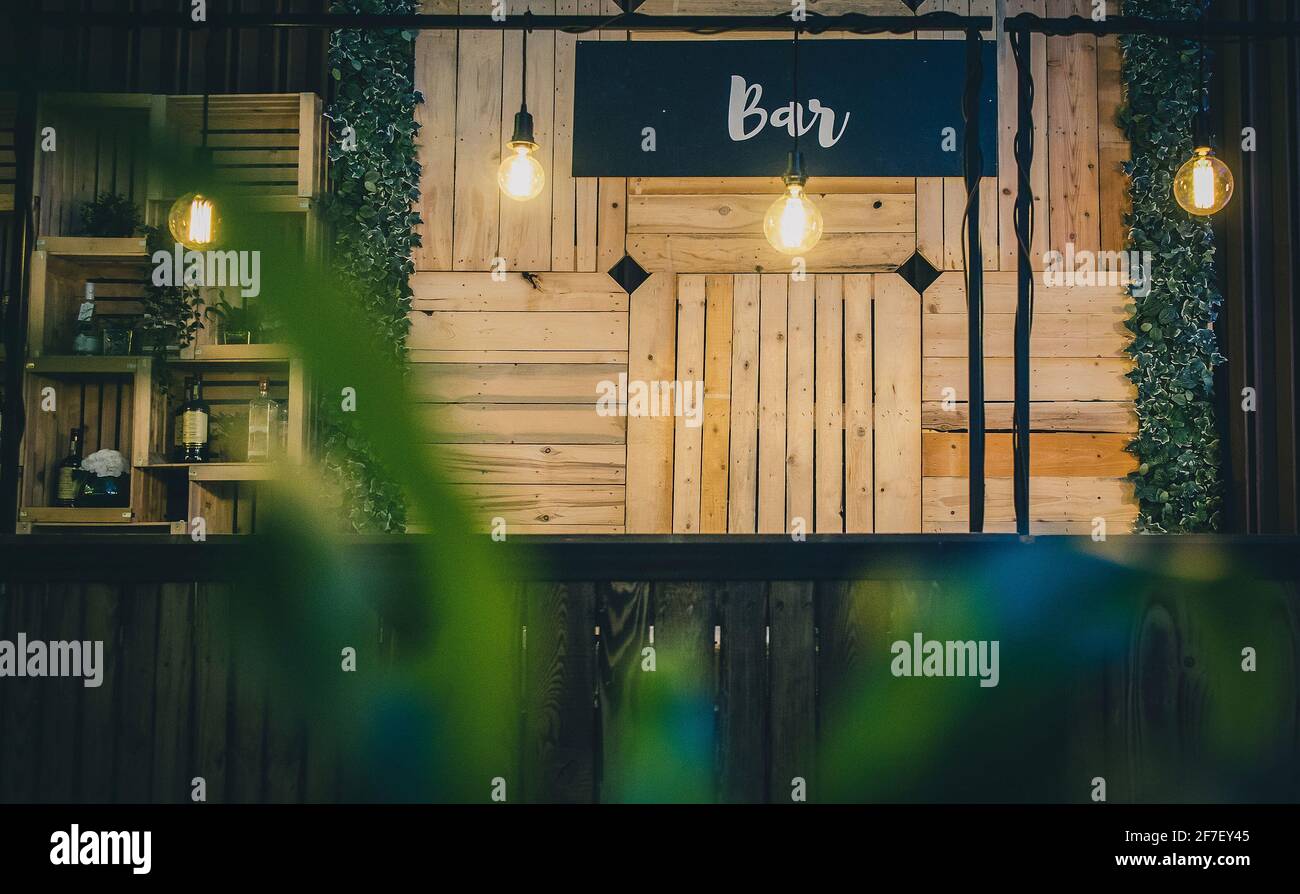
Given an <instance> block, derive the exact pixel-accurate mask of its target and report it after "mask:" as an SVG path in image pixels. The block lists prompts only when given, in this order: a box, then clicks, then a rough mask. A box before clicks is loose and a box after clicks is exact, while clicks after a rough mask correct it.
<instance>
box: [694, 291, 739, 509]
mask: <svg viewBox="0 0 1300 894" xmlns="http://www.w3.org/2000/svg"><path fill="white" fill-rule="evenodd" d="M704 295H705V321H704V434H703V437H702V442H701V447H700V454H701V461H700V531H701V532H702V533H705V534H725V533H726V532H727V470H728V468H729V467H730V464H731V462H730V454H729V449H730V444H731V322H732V320H731V306H732V278H731V276H729V275H723V276H708V277H705V280H704Z"/></svg>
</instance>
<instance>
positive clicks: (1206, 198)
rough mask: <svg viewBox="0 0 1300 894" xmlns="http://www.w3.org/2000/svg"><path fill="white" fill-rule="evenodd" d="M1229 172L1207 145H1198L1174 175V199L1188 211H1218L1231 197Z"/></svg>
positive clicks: (1190, 212) (1202, 212) (1202, 214)
mask: <svg viewBox="0 0 1300 894" xmlns="http://www.w3.org/2000/svg"><path fill="white" fill-rule="evenodd" d="M1232 188H1233V182H1232V171H1230V170H1229V169H1228V166H1227V165H1226V164H1224V163H1223V162H1222V161H1220V160H1219V159H1218V158H1217V157H1215V155H1214V150H1213V149H1211V148H1210V147H1209V146H1198V147H1197V148H1196V150H1195V151H1194V152H1193V153H1192V157H1191V158H1189V159H1187V161H1185V162H1183V164H1182V167H1180V168H1179V169H1178V173H1176V174H1175V175H1174V199H1175V201H1177V202H1178V204H1179V205H1181V206H1182V207H1183V210H1185V211H1187V212H1188V213H1189V214H1195V215H1198V216H1202V217H1203V216H1205V215H1209V214H1214V213H1215V212H1216V211H1221V210H1222V209H1223V206H1224V205H1226V204H1228V200H1229V199H1231V198H1232Z"/></svg>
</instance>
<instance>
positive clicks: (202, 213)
mask: <svg viewBox="0 0 1300 894" xmlns="http://www.w3.org/2000/svg"><path fill="white" fill-rule="evenodd" d="M194 157H195V166H196V167H198V168H200V169H202V170H208V169H210V168H211V165H212V152H211V150H209V149H208V95H207V94H206V93H204V94H203V136H202V142H201V143H200V144H199V148H198V149H196V150H195V152H194ZM167 229H168V230H170V231H171V234H172V238H173V239H175V240H176V241H177V242H179V243H180V244H181V245H183V246H185V247H186V248H189V249H193V250H194V251H204V250H206V249H209V248H212V246H213V245H215V244H216V242H217V236H218V234H219V231H220V229H221V216H220V215H219V214H218V213H217V206H216V203H215V202H214V201H213V200H212V197H211V196H205V195H203V194H202V193H198V192H191V193H186V194H185V195H183V196H181V197H180V198H179V199H177V200H176V201H175V202H173V203H172V207H171V210H170V211H168V212H167Z"/></svg>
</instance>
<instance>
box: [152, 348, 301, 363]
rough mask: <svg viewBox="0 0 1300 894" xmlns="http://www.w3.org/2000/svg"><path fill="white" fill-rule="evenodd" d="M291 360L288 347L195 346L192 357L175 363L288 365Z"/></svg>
mask: <svg viewBox="0 0 1300 894" xmlns="http://www.w3.org/2000/svg"><path fill="white" fill-rule="evenodd" d="M292 359H293V349H292V348H291V347H290V346H289V345H281V344H269V345H197V346H195V348H194V357H193V358H187V359H180V360H176V361H174V362H176V363H260V362H265V361H267V360H279V361H283V362H285V363H288V362H289V361H290V360H292Z"/></svg>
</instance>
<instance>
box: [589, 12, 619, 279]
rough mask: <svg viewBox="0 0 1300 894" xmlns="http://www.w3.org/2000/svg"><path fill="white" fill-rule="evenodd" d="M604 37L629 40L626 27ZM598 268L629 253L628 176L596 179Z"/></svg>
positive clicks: (603, 267)
mask: <svg viewBox="0 0 1300 894" xmlns="http://www.w3.org/2000/svg"><path fill="white" fill-rule="evenodd" d="M604 11H605V12H606V13H608V14H610V15H617V14H618V13H619V9H618V7H617V6H616V5H615V4H614V3H613V2H611V0H604ZM600 39H601V40H602V41H620V40H621V41H626V40H627V32H626V31H602V32H601V33H600ZM597 183H598V185H597V203H598V204H597V209H596V269H597V270H602V271H606V272H607V271H608V270H609V269H610V268H611V267H613V266H614V265H615V264H616V263H618V261H619V259H620V258H622V257H623V255H624V254H626V253H627V252H626V245H627V178H626V177H601V178H599V180H598V181H597Z"/></svg>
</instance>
